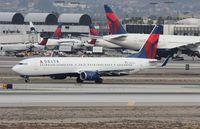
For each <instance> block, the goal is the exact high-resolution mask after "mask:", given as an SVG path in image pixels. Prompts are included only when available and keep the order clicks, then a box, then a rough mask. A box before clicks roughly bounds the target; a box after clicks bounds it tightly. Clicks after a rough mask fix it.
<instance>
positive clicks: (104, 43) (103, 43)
mask: <svg viewBox="0 0 200 129" xmlns="http://www.w3.org/2000/svg"><path fill="white" fill-rule="evenodd" d="M89 27H90V35H92V36H99V31H98V30H97V29H96V28H95V27H94V25H90V26H89ZM89 44H93V45H95V46H101V47H104V48H109V49H122V47H121V46H118V45H116V44H113V43H110V42H108V41H105V40H103V39H101V38H92V39H91V41H90V42H89Z"/></svg>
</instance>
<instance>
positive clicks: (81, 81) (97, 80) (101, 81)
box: [76, 77, 103, 84]
mask: <svg viewBox="0 0 200 129" xmlns="http://www.w3.org/2000/svg"><path fill="white" fill-rule="evenodd" d="M83 81H84V80H81V78H80V77H77V78H76V82H77V83H83ZM89 81H93V80H89ZM94 81H95V83H97V84H102V83H103V79H102V78H98V79H96V80H94Z"/></svg>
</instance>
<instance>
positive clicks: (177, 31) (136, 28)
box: [126, 18, 200, 36]
mask: <svg viewBox="0 0 200 129" xmlns="http://www.w3.org/2000/svg"><path fill="white" fill-rule="evenodd" d="M153 27H154V25H146V24H141V25H138V24H132V25H131V24H127V25H126V30H127V32H129V33H142V34H149V33H151V31H152V29H153ZM161 34H164V35H189V36H200V19H196V18H187V19H183V20H180V21H177V22H174V23H170V24H169V23H166V24H164V25H163V26H162V27H161Z"/></svg>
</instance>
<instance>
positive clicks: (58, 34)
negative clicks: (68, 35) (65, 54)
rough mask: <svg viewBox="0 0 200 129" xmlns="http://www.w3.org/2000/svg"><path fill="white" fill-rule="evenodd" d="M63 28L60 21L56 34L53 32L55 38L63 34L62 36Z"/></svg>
mask: <svg viewBox="0 0 200 129" xmlns="http://www.w3.org/2000/svg"><path fill="white" fill-rule="evenodd" d="M61 29H62V24H61V23H60V24H59V25H58V27H57V28H56V30H55V32H54V34H53V38H54V39H60V38H61V36H62V30H61Z"/></svg>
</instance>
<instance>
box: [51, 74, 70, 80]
mask: <svg viewBox="0 0 200 129" xmlns="http://www.w3.org/2000/svg"><path fill="white" fill-rule="evenodd" d="M66 77H67V75H65V74H60V75H51V76H50V78H51V79H65V78H66Z"/></svg>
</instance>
